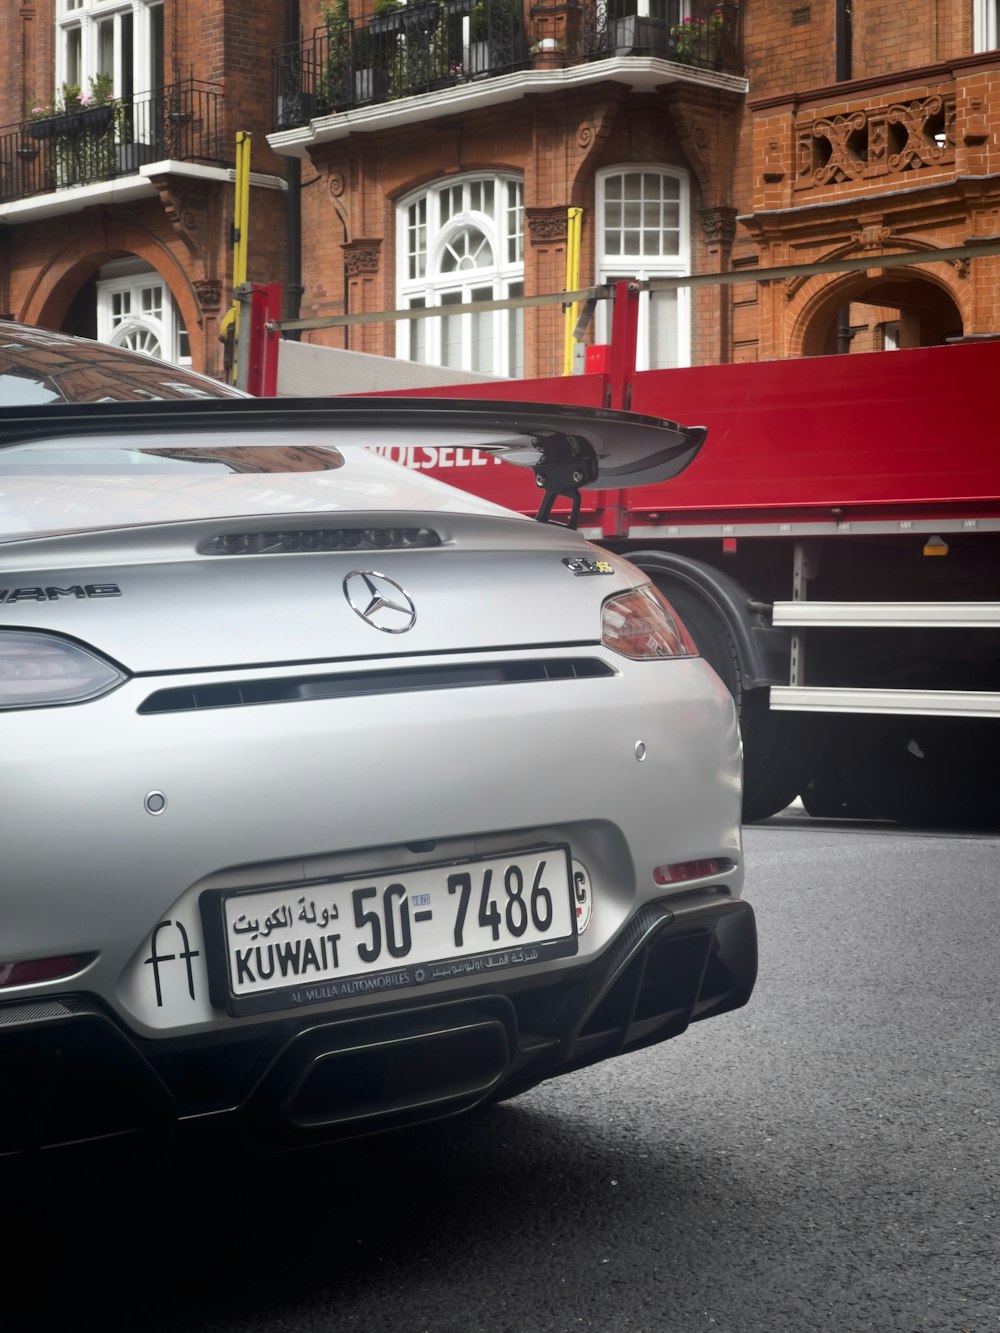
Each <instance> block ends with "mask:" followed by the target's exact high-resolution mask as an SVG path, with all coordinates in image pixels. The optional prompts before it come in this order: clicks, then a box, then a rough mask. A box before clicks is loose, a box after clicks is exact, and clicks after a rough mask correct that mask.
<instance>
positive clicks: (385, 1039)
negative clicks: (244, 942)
mask: <svg viewBox="0 0 1000 1333" xmlns="http://www.w3.org/2000/svg"><path fill="white" fill-rule="evenodd" d="M756 970H757V946H756V931H755V925H754V917H753V911H752V909H751V908H750V906H749V905H748V904H747V903H745V902H742V901H740V900H737V899H733V898H730V897H729V896H728V895H726V894H724V893H722V892H718V891H713V890H712V889H708V890H698V891H697V892H696V893H693V894H691V895H684V896H678V897H674V898H672V899H671V900H670V901H669V902H666V901H658V902H651V903H647V904H645V905H644V906H643V907H641V908H640V909H639V910H638V911H637V912H636V913H635V914H634V915H633V916H632V917H631V918H630V919H629V920H628V922H627V923H626V925H625V926H624V927H623V928H622V929H621V931H619V933H618V934H617V935H616V937H615V938H614V940H613V941H612V943H611V945H610V947H609V948H607V949H606V950H605V951H604V952H603V953H602V954H601V955H600V956H599V957H598V958H596V959H594V960H593V961H592V962H590V963H588V964H587V965H586V966H581V967H579V968H576V969H573V970H571V971H569V972H563V973H559V974H558V975H556V976H550V977H547V978H543V979H539V978H537V977H536V978H522V979H511V980H508V981H507V982H506V983H505V984H504V985H503V986H502V987H490V988H483V989H481V990H470V991H463V993H462V994H461V996H460V998H456V999H449V1000H444V1001H438V1002H434V1001H430V1002H428V1003H427V1004H426V1005H424V1006H419V1007H418V1006H414V1005H413V1004H412V1002H411V1003H410V1004H408V1005H406V1006H400V1007H398V1008H397V1007H394V1006H385V1005H383V1006H380V1007H379V1008H378V1009H377V1010H374V1009H373V1010H372V1011H370V1012H368V1013H365V1012H358V1011H355V1012H354V1013H352V1014H351V1016H350V1017H348V1018H345V1019H338V1020H332V1019H330V1017H329V1015H313V1016H312V1018H311V1020H310V1019H306V1018H305V1017H304V1016H298V1015H296V1018H295V1020H294V1021H292V1020H289V1021H285V1022H280V1023H274V1022H271V1023H269V1024H267V1025H266V1026H253V1027H243V1028H241V1029H240V1030H239V1031H238V1032H235V1033H234V1032H230V1033H229V1034H228V1035H227V1036H226V1037H225V1038H220V1037H211V1036H210V1037H196V1038H190V1037H189V1038H187V1039H184V1040H177V1039H174V1040H164V1041H150V1040H147V1039H142V1038H136V1037H134V1036H132V1035H131V1034H130V1033H128V1032H127V1031H126V1030H125V1028H124V1027H123V1026H122V1025H121V1024H120V1023H119V1021H118V1020H117V1019H116V1018H115V1017H114V1016H113V1015H111V1014H110V1013H109V1012H108V1011H107V1010H106V1009H104V1008H103V1007H101V1006H100V1005H99V1004H97V1003H95V1001H94V1000H93V999H92V998H91V997H89V996H87V995H86V994H72V995H65V996H60V997H59V998H58V999H49V1000H34V1001H24V1002H19V1003H10V1004H7V1005H4V1006H3V1007H0V1083H2V1085H3V1086H4V1087H5V1088H7V1089H8V1090H9V1092H8V1095H6V1096H5V1098H4V1099H3V1104H2V1105H0V1155H10V1154H23V1153H30V1152H32V1151H41V1150H49V1149H54V1148H60V1147H65V1146H68V1145H71V1144H75V1143H80V1142H87V1141H92V1140H97V1139H104V1138H116V1137H118V1138H120V1137H128V1136H134V1135H137V1134H147V1133H149V1132H151V1131H152V1132H156V1131H162V1132H164V1133H170V1132H171V1131H173V1130H174V1129H176V1128H177V1127H178V1126H179V1125H185V1126H187V1127H190V1128H195V1127H196V1126H197V1125H202V1126H205V1125H209V1124H214V1123H216V1122H217V1121H220V1120H229V1121H231V1122H232V1128H233V1129H234V1130H235V1131H236V1132H237V1133H241V1134H245V1135H249V1136H250V1137H252V1138H253V1139H254V1140H256V1141H258V1142H260V1143H262V1144H264V1145H267V1146H274V1147H282V1146H295V1145H299V1144H305V1143H309V1142H310V1141H329V1140H331V1139H336V1138H338V1137H349V1136H353V1135H358V1134H365V1133H371V1132H375V1131H378V1130H382V1129H389V1128H395V1127H397V1126H400V1125H404V1124H411V1123H417V1122H420V1121H425V1120H429V1119H436V1118H439V1117H443V1116H447V1115H453V1114H457V1113H458V1112H461V1111H464V1110H467V1109H469V1108H470V1107H472V1106H474V1105H476V1104H477V1103H479V1102H482V1101H485V1100H489V1099H491V1098H496V1097H501V1096H503V1095H504V1094H505V1093H508V1092H515V1091H517V1090H518V1089H521V1088H525V1087H529V1086H531V1085H532V1084H534V1083H537V1082H540V1081H541V1080H543V1079H546V1078H550V1077H553V1076H555V1075H558V1074H562V1073H566V1072H569V1071H570V1070H573V1069H579V1068H581V1067H583V1066H585V1065H588V1064H593V1063H595V1062H597V1061H599V1060H603V1059H606V1058H608V1057H610V1056H614V1055H619V1054H622V1053H624V1052H626V1051H633V1050H637V1049H639V1048H641V1047H643V1046H647V1045H651V1044H653V1043H656V1042H660V1041H665V1040H668V1039H669V1038H671V1037H675V1036H678V1035H679V1034H680V1033H682V1032H683V1031H684V1030H685V1028H686V1027H687V1026H688V1025H689V1023H691V1022H696V1021H699V1020H701V1019H704V1018H709V1017H713V1016H715V1015H717V1014H721V1013H725V1012H727V1011H728V1010H730V1009H736V1008H738V1007H739V1006H740V1005H742V1004H745V1003H746V1001H747V1000H748V999H749V997H750V993H751V991H752V989H753V985H754V980H755V978H756Z"/></svg>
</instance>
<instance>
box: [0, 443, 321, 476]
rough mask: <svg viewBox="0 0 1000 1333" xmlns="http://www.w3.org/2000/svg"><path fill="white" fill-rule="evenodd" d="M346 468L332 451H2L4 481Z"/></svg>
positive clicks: (251, 447) (256, 447) (85, 446)
mask: <svg viewBox="0 0 1000 1333" xmlns="http://www.w3.org/2000/svg"><path fill="white" fill-rule="evenodd" d="M343 465H344V455H343V454H342V453H341V452H340V450H339V449H335V448H334V447H333V446H332V445H326V446H323V447H320V446H318V445H295V446H286V445H280V444H278V445H276V444H273V443H267V444H238V445H218V444H215V445H205V446H199V445H185V446H182V447H176V448H172V447H168V448H147V449H136V448H132V447H129V446H124V445H123V446H121V447H116V446H114V445H101V444H89V443H81V444H79V445H59V444H23V445H17V446H14V447H13V448H8V449H4V450H0V475H6V476H22V477H23V476H29V477H37V476H46V475H48V476H53V475H57V476H60V477H71V476H77V477H80V476H83V477H100V476H114V477H127V476H129V475H130V474H134V473H141V474H142V475H144V476H172V475H179V474H181V473H188V474H195V475H199V476H206V475H208V474H210V473H232V472H239V473H248V472H266V473H287V472H330V471H332V470H333V469H334V468H339V467H343Z"/></svg>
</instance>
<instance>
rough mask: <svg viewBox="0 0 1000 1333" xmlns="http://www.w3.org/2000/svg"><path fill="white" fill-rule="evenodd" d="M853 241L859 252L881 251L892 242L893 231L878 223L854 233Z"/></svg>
mask: <svg viewBox="0 0 1000 1333" xmlns="http://www.w3.org/2000/svg"><path fill="white" fill-rule="evenodd" d="M851 240H852V241H853V242H854V244H855V245H856V246H857V248H858V249H859V250H881V248H882V247H883V246H884V245H887V244H888V243H889V241H891V240H892V231H891V230H890V229H889V228H888V227H883V226H881V225H879V224H877V223H876V224H873V225H869V226H865V227H862V228H861V230H860V231H855V232H852V233H851Z"/></svg>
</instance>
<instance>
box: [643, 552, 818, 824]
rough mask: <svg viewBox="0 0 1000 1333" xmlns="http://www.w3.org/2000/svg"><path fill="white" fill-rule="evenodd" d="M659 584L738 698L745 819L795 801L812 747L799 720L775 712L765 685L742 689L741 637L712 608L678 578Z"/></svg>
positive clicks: (766, 814)
mask: <svg viewBox="0 0 1000 1333" xmlns="http://www.w3.org/2000/svg"><path fill="white" fill-rule="evenodd" d="M656 583H657V585H658V586H659V588H660V591H661V592H662V593H663V595H664V597H666V599H667V601H669V603H670V605H671V606H672V607H673V608H674V609H675V610H676V612H677V614H678V615H679V616H680V618H681V620H683V621H684V624H685V625H686V626H687V628H688V630H689V632H690V634H691V637H692V639H694V641H695V643H696V644H697V646H698V651H699V652H700V653H701V655H702V657H704V659H705V661H706V662H707V663H708V664H709V666H711V667H712V668H714V670H715V672H716V673H717V674H718V676H719V678H720V679H721V680H722V683H723V684H724V685H725V686H726V688H727V689H728V690H729V693H730V694H731V695H732V696H733V698H734V699H735V701H736V708H737V712H738V713H739V718H740V729H741V731H742V733H743V819H744V822H747V823H749V822H750V821H752V820H755V819H767V818H768V817H769V816H771V815H774V814H777V812H778V811H779V810H783V809H784V808H785V806H786V805H788V804H789V803H790V802H791V801H794V799H795V797H796V796H797V795H798V794H799V790H800V788H801V787H802V786H803V784H804V781H805V777H806V763H807V760H808V747H807V746H805V745H804V744H803V743H802V741H801V740H800V726H799V723H800V719H799V718H798V717H796V715H795V714H794V713H772V712H770V711H769V709H768V693H767V689H766V688H764V689H752V690H748V689H744V688H743V681H742V675H741V671H740V659H739V653H738V652H737V649H736V641H735V640H734V638H733V636H732V633H731V632H730V630H729V627H728V625H727V624H726V622H725V621H724V620H723V619H722V617H721V616H720V615H718V613H717V612H716V611H714V610H713V609H712V607H710V606H709V605H708V604H707V603H706V602H705V601H703V600H702V599H701V598H700V597H699V596H698V595H697V594H696V593H693V592H690V591H689V590H688V589H687V588H683V587H681V586H680V585H678V584H676V583H672V582H670V581H668V580H660V579H657V580H656Z"/></svg>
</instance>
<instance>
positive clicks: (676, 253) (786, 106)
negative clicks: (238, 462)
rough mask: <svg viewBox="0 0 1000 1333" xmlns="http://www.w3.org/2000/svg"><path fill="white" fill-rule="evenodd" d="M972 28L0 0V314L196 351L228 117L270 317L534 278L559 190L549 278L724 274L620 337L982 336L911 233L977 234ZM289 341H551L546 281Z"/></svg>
mask: <svg viewBox="0 0 1000 1333" xmlns="http://www.w3.org/2000/svg"><path fill="white" fill-rule="evenodd" d="M852 24H853V27H852ZM998 43H1000V31H998V19H997V5H996V0H914V4H912V5H911V6H909V7H908V9H907V11H906V23H905V24H901V23H900V22H899V21H898V14H897V13H896V12H895V11H893V10H890V9H889V7H888V6H887V5H886V4H884V3H873V4H872V5H871V6H869V7H866V8H865V9H864V10H863V11H859V10H858V8H857V6H854V7H853V10H852V7H851V6H850V4H849V3H848V0H791V3H790V4H788V5H782V4H778V3H776V0H749V2H748V3H744V4H743V5H742V6H741V5H739V4H737V3H736V0H721V3H719V4H713V3H711V2H710V0H409V2H408V3H407V4H405V5H395V4H392V3H391V0H328V2H327V3H326V4H323V5H321V4H320V3H318V0H284V3H282V2H281V0H271V2H270V3H260V4H256V5H252V6H250V5H245V4H241V5H236V4H235V3H233V0H201V3H200V4H199V5H198V6H193V5H188V4H182V3H181V2H180V0H11V2H10V3H9V4H8V5H6V6H3V7H2V8H0V49H2V50H5V51H7V52H8V53H10V54H9V56H8V61H9V67H8V78H7V79H6V80H5V81H4V83H3V85H2V87H0V223H2V224H3V225H2V229H0V311H2V312H4V313H6V314H9V315H12V316H13V317H14V318H17V319H23V320H27V321H28V322H31V323H37V324H42V325H47V326H49V327H56V328H65V329H69V330H71V331H75V332H81V333H87V334H90V335H91V336H100V337H102V338H107V339H109V340H112V341H117V342H121V343H124V344H125V345H131V346H140V347H141V346H145V347H149V348H152V349H154V350H157V351H158V352H159V353H160V354H161V355H164V356H166V357H167V358H168V359H173V360H186V359H188V358H190V360H191V361H192V362H193V364H194V366H195V367H196V368H198V369H203V370H207V371H208V372H209V373H213V374H217V373H220V371H221V344H220V343H219V339H218V332H219V320H220V317H221V315H222V314H223V313H224V311H225V309H226V308H227V307H228V304H229V302H230V300H231V295H232V290H231V288H232V272H231V262H232V261H231V244H230V243H231V223H232V213H233V186H232V180H233V173H232V162H233V144H234V138H235V133H236V131H237V130H250V131H251V132H252V133H253V170H254V177H253V188H252V191H251V210H250V216H251V228H250V230H251V235H250V241H249V277H250V278H251V280H255V281H262V282H265V281H266V282H279V283H281V284H283V286H284V288H285V293H286V296H285V314H286V315H295V314H297V313H301V315H303V316H306V317H309V316H328V315H336V314H341V313H344V312H350V313H357V312H361V311H381V310H387V309H394V308H405V309H410V310H421V309H427V308H435V309H436V308H438V307H441V308H442V309H443V310H444V311H446V310H447V307H448V306H449V305H453V304H460V303H464V302H468V301H473V300H483V299H494V300H495V299H503V298H511V297H517V296H520V295H522V294H525V295H533V294H537V293H545V292H554V291H559V290H561V289H562V288H563V287H564V283H565V277H566V247H567V216H568V210H570V209H579V210H581V215H582V247H581V267H580V281H581V283H582V284H589V283H591V282H594V281H600V280H606V279H611V278H615V277H625V276H629V277H631V276H635V275H641V276H647V277H650V278H656V277H670V276H678V275H682V274H685V273H688V272H693V273H704V272H713V271H720V270H721V271H725V270H728V269H735V270H738V271H745V273H746V279H747V280H746V282H739V283H737V284H736V285H734V286H726V287H721V286H720V287H701V288H697V289H694V290H693V291H686V290H684V289H681V290H680V291H678V292H676V293H674V292H671V293H658V294H657V295H656V296H655V297H652V298H650V297H648V296H647V297H646V298H644V300H645V304H644V310H643V328H642V350H641V355H642V356H643V358H644V362H645V364H648V365H672V364H684V363H688V362H693V363H705V362H717V361H725V360H730V359H744V360H745V359H754V358H756V357H761V358H763V357H774V356H785V355H801V354H812V353H817V352H824V351H835V350H848V349H850V350H866V349H869V348H871V347H891V346H908V345H916V344H920V343H935V342H940V341H942V340H944V339H946V338H956V337H969V336H981V335H984V334H993V333H997V332H1000V310H998V309H996V308H995V306H996V295H995V294H996V292H997V290H998V288H997V283H996V281H995V270H996V264H997V261H995V260H990V259H983V260H976V261H975V263H974V264H972V265H970V264H969V263H967V262H963V261H957V262H955V261H950V262H949V261H947V260H941V261H937V262H935V261H934V259H933V254H934V252H935V251H937V250H941V249H947V248H948V247H952V246H956V245H963V244H965V243H966V242H967V241H968V240H969V239H970V238H975V237H987V236H990V237H992V236H995V235H997V234H998V233H1000V224H998V220H997V208H998V203H1000V189H998V182H1000V174H998V168H1000V147H998V143H997V124H996V122H997V117H998V114H1000V98H998V97H997V96H995V95H994V85H995V82H996V80H997V79H998V77H1000V52H998V51H997V50H996V47H997V45H998ZM64 85H65V89H64ZM901 251H905V252H911V251H912V252H921V253H926V254H927V256H928V261H927V262H926V263H922V264H921V265H920V266H919V267H917V266H913V267H907V268H896V269H880V268H879V266H878V258H879V256H880V255H883V254H887V253H892V252H897V253H898V252H901ZM859 257H860V258H870V259H871V264H870V266H868V267H866V268H865V269H862V270H860V271H857V272H854V273H851V274H832V275H830V274H828V275H823V276H814V277H809V278H806V279H795V280H788V281H783V282H762V283H760V284H758V283H757V282H756V281H755V280H754V272H755V270H756V269H758V268H764V267H769V266H772V265H778V264H788V263H800V262H801V263H808V262H814V261H819V260H831V259H838V258H859ZM601 333H602V330H601V326H600V324H598V327H597V329H596V336H598V337H600V336H601ZM305 336H307V337H308V338H310V339H311V340H313V341H317V342H324V343H327V344H329V345H332V346H343V345H344V344H345V341H349V345H350V346H351V347H354V348H356V349H360V350H365V351H377V352H382V353H385V354H388V355H398V356H408V357H411V358H413V359H420V360H428V361H433V362H436V363H439V364H445V365H448V366H451V367H453V368H456V369H457V368H463V369H468V370H482V371H486V372H489V373H496V374H515V375H516V374H528V375H532V374H552V373H559V372H560V371H561V369H562V362H563V320H562V312H561V311H560V310H559V309H558V307H546V308H541V309H529V310H527V311H524V312H523V313H519V312H513V311H509V310H501V311H489V312H484V313H482V314H459V315H455V314H452V315H448V314H447V313H445V314H443V316H442V317H440V318H418V319H414V320H411V321H406V322H399V323H398V324H394V323H391V322H390V323H381V324H368V325H363V326H358V327H355V328H354V329H352V331H351V333H350V335H349V336H348V335H345V333H344V331H343V330H342V329H337V330H333V329H325V330H317V331H315V332H312V333H309V334H307V335H305Z"/></svg>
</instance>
